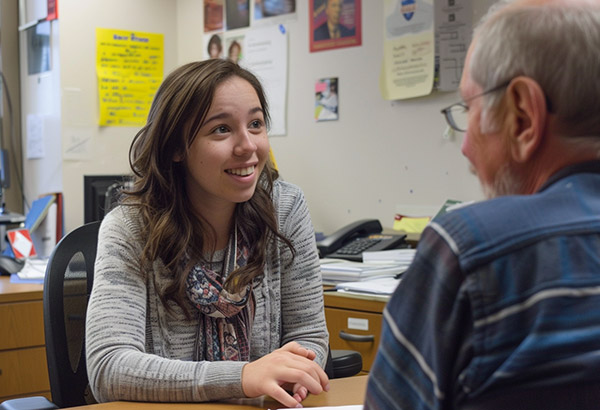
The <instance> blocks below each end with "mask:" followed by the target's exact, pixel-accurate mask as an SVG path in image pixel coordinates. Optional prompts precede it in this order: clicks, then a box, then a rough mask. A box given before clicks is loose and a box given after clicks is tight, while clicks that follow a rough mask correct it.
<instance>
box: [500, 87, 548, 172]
mask: <svg viewBox="0 0 600 410" xmlns="http://www.w3.org/2000/svg"><path fill="white" fill-rule="evenodd" d="M506 108H507V116H506V118H507V121H508V122H509V124H508V127H507V129H508V132H509V135H508V137H509V143H510V147H511V154H512V157H513V159H514V160H515V161H516V162H519V163H524V162H527V161H528V160H529V159H530V158H531V157H532V156H533V154H534V153H535V152H536V150H537V149H538V148H539V146H540V144H541V143H542V142H543V139H544V132H545V128H546V121H547V119H548V111H547V107H546V98H545V95H544V92H543V91H542V88H541V87H540V86H539V84H538V83H537V82H536V81H535V80H533V79H531V78H529V77H524V76H520V77H516V78H514V79H513V80H512V81H511V83H510V85H509V86H508V89H507V92H506Z"/></svg>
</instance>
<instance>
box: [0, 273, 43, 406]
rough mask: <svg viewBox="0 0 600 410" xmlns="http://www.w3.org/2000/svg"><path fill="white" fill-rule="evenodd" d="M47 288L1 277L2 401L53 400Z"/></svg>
mask: <svg viewBox="0 0 600 410" xmlns="http://www.w3.org/2000/svg"><path fill="white" fill-rule="evenodd" d="M42 289H43V285H40V284H23V283H10V278H9V277H8V276H2V277H0V402H2V401H4V400H7V399H13V398H17V397H25V396H46V397H47V398H50V383H49V381H48V369H47V365H46V348H45V339H44V315H43V306H42V298H43V293H42Z"/></svg>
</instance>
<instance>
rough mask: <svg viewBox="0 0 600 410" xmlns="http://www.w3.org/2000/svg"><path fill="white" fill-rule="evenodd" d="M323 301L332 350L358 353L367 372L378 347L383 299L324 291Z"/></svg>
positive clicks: (363, 372) (364, 370)
mask: <svg viewBox="0 0 600 410" xmlns="http://www.w3.org/2000/svg"><path fill="white" fill-rule="evenodd" d="M324 300H325V319H326V320H327V329H328V330H329V345H330V346H331V349H346V350H355V351H357V352H359V353H360V354H361V355H362V359H363V368H362V372H361V374H366V373H368V372H369V370H370V369H371V365H372V364H373V360H374V359H375V355H376V353H377V348H378V346H379V338H380V334H381V323H382V320H383V313H382V312H383V308H384V307H385V304H386V301H385V300H381V299H379V300H373V299H369V298H361V297H358V296H357V297H354V296H350V297H349V296H348V295H340V294H338V293H337V292H327V291H326V292H325V294H324Z"/></svg>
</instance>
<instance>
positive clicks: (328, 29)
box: [309, 0, 362, 52]
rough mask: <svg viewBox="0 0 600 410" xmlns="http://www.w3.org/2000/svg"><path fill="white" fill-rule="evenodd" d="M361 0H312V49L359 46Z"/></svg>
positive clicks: (360, 38) (360, 39)
mask: <svg viewBox="0 0 600 410" xmlns="http://www.w3.org/2000/svg"><path fill="white" fill-rule="evenodd" d="M360 7H361V5H360V0H310V7H309V10H310V13H311V16H310V28H311V29H310V36H311V38H310V51H311V52H315V51H323V50H330V49H335V48H342V47H352V46H359V45H360V44H361V42H362V35H361V34H362V33H361V26H362V24H361V18H360V15H361V10H360Z"/></svg>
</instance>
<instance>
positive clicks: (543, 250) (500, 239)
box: [365, 161, 600, 410]
mask: <svg viewBox="0 0 600 410" xmlns="http://www.w3.org/2000/svg"><path fill="white" fill-rule="evenodd" d="M588 381H600V161H592V162H588V163H584V164H580V165H576V166H573V167H569V168H566V169H564V170H562V171H560V172H559V173H558V174H557V175H555V176H553V177H552V178H551V179H550V180H549V181H548V182H547V183H546V184H545V185H544V187H542V189H541V190H540V191H539V192H537V193H535V194H533V195H525V196H506V197H500V198H496V199H493V200H489V201H484V202H481V203H478V204H474V205H471V206H468V207H464V208H461V209H458V210H455V211H453V212H450V213H449V214H446V215H444V216H442V217H440V218H437V219H436V220H434V221H432V222H431V223H430V225H429V226H428V227H427V228H426V229H425V231H424V232H423V235H422V237H421V240H420V242H419V246H418V250H417V253H416V255H415V260H414V262H413V264H412V265H411V267H410V269H409V270H408V271H407V272H406V273H405V275H404V278H403V279H402V282H401V283H400V285H399V286H398V288H397V289H396V292H395V293H394V295H393V296H392V298H391V299H390V301H389V303H388V305H387V307H386V309H385V311H384V324H383V330H382V338H381V344H380V346H379V350H378V353H377V357H376V360H375V363H374V365H373V367H372V369H371V373H370V376H369V382H368V387H367V397H366V402H365V409H392V408H394V409H411V410H415V409H452V408H455V407H456V406H457V405H460V404H464V403H465V402H468V401H469V400H470V399H473V398H477V397H481V396H482V395H486V394H488V393H490V392H499V391H501V392H510V391H511V389H514V388H516V387H518V388H522V387H552V386H556V385H560V384H569V383H580V382H588ZM599 406H600V404H599Z"/></svg>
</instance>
